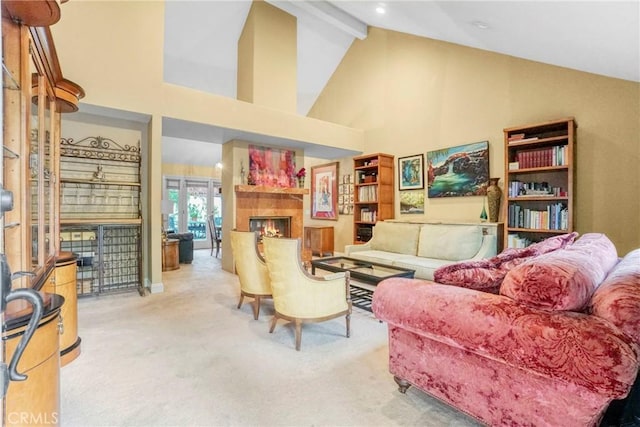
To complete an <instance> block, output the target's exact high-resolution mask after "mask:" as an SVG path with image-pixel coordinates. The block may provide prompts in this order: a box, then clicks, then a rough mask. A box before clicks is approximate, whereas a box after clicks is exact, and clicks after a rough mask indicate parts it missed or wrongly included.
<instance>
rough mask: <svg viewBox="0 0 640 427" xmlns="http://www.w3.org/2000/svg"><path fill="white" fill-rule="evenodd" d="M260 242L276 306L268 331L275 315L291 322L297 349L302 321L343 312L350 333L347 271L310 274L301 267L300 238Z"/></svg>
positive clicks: (275, 318) (326, 317)
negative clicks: (318, 275) (319, 274)
mask: <svg viewBox="0 0 640 427" xmlns="http://www.w3.org/2000/svg"><path fill="white" fill-rule="evenodd" d="M262 242H263V244H264V254H265V259H266V262H267V268H268V270H269V277H270V278H271V289H272V292H273V305H274V307H275V314H274V316H273V319H272V320H271V327H270V329H269V332H270V333H272V332H273V330H274V329H275V327H276V323H277V322H278V319H285V320H289V321H291V322H294V324H295V333H296V350H300V341H301V337H302V323H304V322H323V321H325V320H329V319H333V318H335V317H340V316H345V318H346V323H347V337H349V335H350V332H351V331H350V320H351V297H350V293H349V272H344V273H334V274H329V275H326V276H323V277H316V276H313V275H311V274H309V273H308V272H307V270H306V269H304V267H303V263H302V259H301V256H300V239H287V238H275V237H264V238H263V239H262Z"/></svg>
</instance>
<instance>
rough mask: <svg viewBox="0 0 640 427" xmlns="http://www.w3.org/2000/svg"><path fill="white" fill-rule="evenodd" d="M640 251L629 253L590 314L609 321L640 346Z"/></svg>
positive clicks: (602, 288)
mask: <svg viewBox="0 0 640 427" xmlns="http://www.w3.org/2000/svg"><path fill="white" fill-rule="evenodd" d="M638 266H640V249H636V250H634V251H631V252H629V253H628V254H627V255H626V256H625V257H624V258H623V259H622V260H621V261H620V262H619V263H618V264H617V265H616V266H615V267H614V269H613V270H611V272H610V273H609V275H608V276H607V278H606V279H605V281H604V282H603V283H602V284H601V285H600V286H599V287H598V289H596V291H595V292H594V294H593V298H592V299H591V304H590V312H591V313H592V314H594V315H595V316H598V317H601V318H603V319H607V320H608V321H610V322H611V323H613V324H614V325H616V326H617V327H618V328H620V329H621V330H622V331H623V332H625V333H626V334H627V335H629V336H630V337H631V338H632V339H633V340H634V341H635V342H636V344H638V345H640V270H639V269H638Z"/></svg>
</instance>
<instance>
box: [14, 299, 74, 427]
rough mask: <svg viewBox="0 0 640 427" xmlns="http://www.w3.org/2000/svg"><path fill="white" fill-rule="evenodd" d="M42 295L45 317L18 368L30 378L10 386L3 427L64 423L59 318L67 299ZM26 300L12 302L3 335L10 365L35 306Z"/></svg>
mask: <svg viewBox="0 0 640 427" xmlns="http://www.w3.org/2000/svg"><path fill="white" fill-rule="evenodd" d="M41 296H42V299H43V301H44V314H43V316H42V319H41V320H40V323H39V325H38V329H37V330H36V332H35V333H34V334H33V336H32V337H31V341H29V345H27V347H26V348H25V351H24V353H23V354H22V357H21V358H20V361H19V363H18V365H17V369H18V372H19V373H21V374H25V375H27V379H26V380H25V381H12V382H11V383H10V384H9V388H8V390H7V395H6V399H5V411H4V420H3V421H4V423H3V425H8V426H9V425H11V426H17V425H50V426H57V425H59V424H60V422H61V420H60V351H59V350H60V341H59V331H60V323H59V318H60V316H59V315H60V306H61V305H62V302H63V299H62V298H61V297H60V296H58V295H55V294H46V293H42V294H41ZM23 301H24V300H17V301H12V302H10V303H9V304H8V305H7V311H6V313H5V321H6V326H5V330H4V332H3V336H2V339H3V341H4V343H5V345H6V350H5V351H6V360H7V363H8V361H9V360H11V358H12V357H13V354H14V353H15V351H16V349H17V347H18V344H19V343H20V340H21V339H22V337H23V335H24V332H25V328H26V324H27V323H28V321H29V319H30V317H31V313H32V310H31V307H30V306H29V305H28V304H26V303H24V302H23Z"/></svg>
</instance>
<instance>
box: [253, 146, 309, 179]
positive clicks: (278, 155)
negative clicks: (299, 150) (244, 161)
mask: <svg viewBox="0 0 640 427" xmlns="http://www.w3.org/2000/svg"><path fill="white" fill-rule="evenodd" d="M295 174H296V152H295V151H294V150H281V149H278V148H271V147H261V146H257V145H249V176H248V177H247V183H248V184H249V185H264V186H267V187H282V188H291V187H297V186H298V183H297V182H296V178H295Z"/></svg>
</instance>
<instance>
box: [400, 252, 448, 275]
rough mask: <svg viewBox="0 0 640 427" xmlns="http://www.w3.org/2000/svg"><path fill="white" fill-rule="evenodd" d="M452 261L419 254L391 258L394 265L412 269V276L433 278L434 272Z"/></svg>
mask: <svg viewBox="0 0 640 427" xmlns="http://www.w3.org/2000/svg"><path fill="white" fill-rule="evenodd" d="M451 262H452V261H447V260H442V259H433V258H422V257H419V256H406V255H405V256H402V257H398V258H396V259H394V260H393V266H394V267H400V268H408V269H410V270H414V271H415V273H414V275H413V277H416V278H418V279H425V280H433V274H434V272H435V271H436V270H437V269H438V268H440V267H442V266H445V265H447V264H451Z"/></svg>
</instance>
